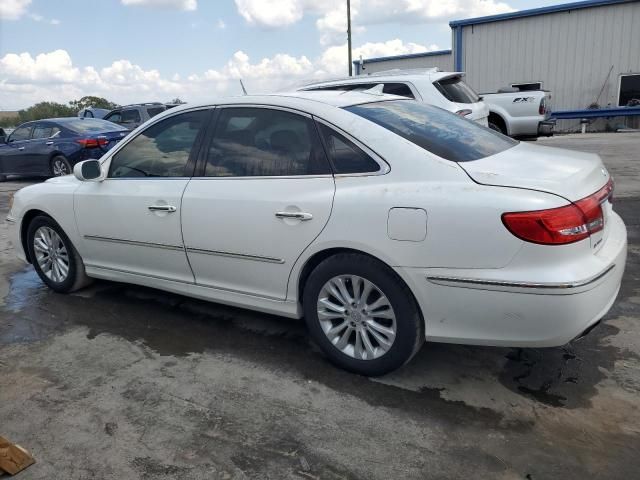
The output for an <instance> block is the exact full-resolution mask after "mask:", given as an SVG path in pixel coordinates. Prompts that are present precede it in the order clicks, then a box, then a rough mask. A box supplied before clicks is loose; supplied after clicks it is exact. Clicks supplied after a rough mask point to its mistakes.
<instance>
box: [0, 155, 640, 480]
mask: <svg viewBox="0 0 640 480" xmlns="http://www.w3.org/2000/svg"><path fill="white" fill-rule="evenodd" d="M610 169H612V171H613V168H612V167H611V166H610ZM21 185H22V184H20V183H16V182H8V183H5V184H0V213H1V214H2V217H3V218H4V215H5V213H6V210H7V199H8V192H10V191H11V190H12V189H15V188H18V187H20V186H21ZM637 190H638V193H637V195H634V194H633V192H631V193H630V194H628V195H626V196H625V198H623V199H620V200H618V201H617V202H616V205H615V208H616V210H617V211H618V212H619V213H620V214H621V215H622V216H623V218H624V219H625V221H626V223H627V226H628V228H629V241H630V248H629V257H628V263H627V270H626V273H625V278H624V283H623V288H622V290H621V293H620V295H619V298H618V300H617V301H616V303H615V305H614V306H613V308H612V310H611V311H610V312H609V314H608V315H607V316H606V317H605V320H604V322H603V323H602V324H601V325H599V326H598V327H596V328H595V329H594V330H593V331H592V332H591V333H589V334H588V335H587V336H585V337H583V338H581V339H579V340H576V341H574V342H572V343H571V344H569V345H566V346H564V347H561V348H548V349H510V348H488V347H471V346H456V345H445V344H427V345H425V347H424V348H423V349H422V350H421V352H420V353H419V354H418V355H417V356H416V357H415V358H414V359H413V361H412V362H411V363H410V364H409V365H407V366H405V367H404V368H402V369H401V370H399V371H397V372H395V373H393V374H391V375H387V376H386V377H382V378H378V379H375V380H372V379H367V378H364V377H359V376H356V375H352V374H349V373H346V372H343V371H341V370H338V369H336V368H335V367H333V366H332V365H330V364H329V363H328V362H327V361H326V360H325V359H324V357H323V356H322V354H321V353H320V352H319V350H318V349H317V348H316V347H315V346H314V345H313V344H312V343H311V342H310V341H309V338H308V335H307V332H306V329H305V327H304V324H303V323H302V322H299V321H293V320H287V319H283V318H279V317H275V316H269V315H265V314H260V313H254V312H250V311H246V310H241V309H235V308H230V307H224V306H220V305H215V304H211V303H206V302H200V301H197V300H192V299H189V298H186V297H182V296H178V295H172V294H167V293H163V292H160V291H156V290H152V289H147V288H142V287H134V286H128V285H125V284H117V283H109V282H97V283H96V284H94V285H93V286H91V287H90V288H88V289H85V290H82V291H79V292H76V293H75V294H72V295H59V294H56V293H53V292H51V291H49V290H47V289H46V288H45V287H44V286H43V284H42V283H41V282H40V280H39V279H38V277H37V276H36V275H35V273H34V272H33V270H32V269H31V267H25V266H24V265H22V264H20V263H19V262H18V261H16V260H15V259H14V258H13V256H12V254H11V252H10V251H9V250H8V249H7V241H6V225H4V224H3V225H0V274H1V275H2V278H1V279H0V297H1V298H2V300H0V435H3V436H6V437H8V438H10V439H12V440H14V441H16V442H18V443H20V444H21V445H23V446H25V447H27V448H28V449H30V450H31V451H32V453H33V455H34V456H35V458H36V461H37V463H36V464H35V465H34V466H32V467H30V468H29V469H28V470H26V471H24V472H23V473H21V474H20V475H19V476H17V477H16V478H21V479H23V478H24V479H45V478H46V479H51V478H65V479H89V478H127V479H129V478H131V479H134V478H142V479H159V478H163V479H165V478H169V479H196V478H198V479H199V478H207V479H245V478H251V479H253V478H265V479H266V478H270V479H282V478H296V479H389V478H402V479H414V478H415V479H422V478H429V479H431V478H433V479H445V478H446V479H448V478H491V479H530V480H538V479H547V478H554V479H555V478H563V479H574V478H575V479H584V478H606V479H618V478H620V479H623V478H628V479H631V478H638V471H640V458H638V452H639V451H640V400H639V399H640V397H639V392H640V370H639V368H638V367H639V366H640V326H639V324H638V320H639V319H640V186H638V188H637Z"/></svg>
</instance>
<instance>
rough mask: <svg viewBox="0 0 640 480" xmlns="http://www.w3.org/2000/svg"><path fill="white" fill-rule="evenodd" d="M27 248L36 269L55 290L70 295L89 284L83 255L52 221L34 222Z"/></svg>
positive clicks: (40, 220)
mask: <svg viewBox="0 0 640 480" xmlns="http://www.w3.org/2000/svg"><path fill="white" fill-rule="evenodd" d="M27 246H28V249H29V258H30V259H31V263H32V264H33V268H34V269H35V271H36V273H37V274H38V276H39V277H40V278H41V279H42V281H43V282H44V283H46V284H47V286H48V287H49V288H51V289H52V290H55V291H56V292H60V293H67V292H72V291H74V290H77V289H79V288H82V287H83V286H85V285H87V284H89V283H90V279H89V277H87V275H86V274H85V271H84V264H83V262H82V259H81V258H80V255H79V254H78V252H77V251H76V249H75V248H74V246H73V244H72V243H71V241H70V240H69V238H68V237H67V236H66V235H65V233H64V231H63V230H62V228H60V226H59V225H58V224H57V223H56V222H55V221H54V220H53V219H51V218H50V217H46V216H38V217H36V218H34V219H33V220H32V221H31V223H30V224H29V228H28V230H27Z"/></svg>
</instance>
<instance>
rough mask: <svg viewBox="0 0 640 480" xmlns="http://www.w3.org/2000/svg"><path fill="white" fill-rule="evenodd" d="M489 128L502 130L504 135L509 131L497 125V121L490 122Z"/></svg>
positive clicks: (497, 130)
mask: <svg viewBox="0 0 640 480" xmlns="http://www.w3.org/2000/svg"><path fill="white" fill-rule="evenodd" d="M489 128H490V129H491V130H495V131H496V132H500V133H501V134H503V135H506V134H507V132H505V131H503V130H502V129H501V128H500V127H499V126H498V125H496V124H495V123H492V122H489Z"/></svg>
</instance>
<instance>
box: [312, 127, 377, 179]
mask: <svg viewBox="0 0 640 480" xmlns="http://www.w3.org/2000/svg"><path fill="white" fill-rule="evenodd" d="M318 125H319V126H320V131H321V132H322V137H323V138H324V143H325V145H326V147H327V153H328V154H329V158H330V159H331V163H332V164H333V170H334V172H335V173H374V172H377V171H379V170H380V165H378V162H376V161H375V160H374V159H372V158H371V157H370V156H369V155H367V154H366V153H364V152H363V151H362V150H361V149H360V148H358V147H357V146H356V145H355V144H354V143H353V142H351V141H350V140H347V139H346V138H345V137H344V136H343V135H340V134H339V133H338V132H336V131H335V130H333V129H332V128H329V127H327V126H326V125H323V124H321V123H319V124H318Z"/></svg>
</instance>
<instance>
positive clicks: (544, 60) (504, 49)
mask: <svg viewBox="0 0 640 480" xmlns="http://www.w3.org/2000/svg"><path fill="white" fill-rule="evenodd" d="M462 45H463V51H462V61H463V68H464V70H465V71H466V72H467V80H468V82H469V83H470V84H471V85H472V86H473V87H474V88H475V89H476V90H477V91H479V92H489V91H495V90H496V89H498V88H500V87H502V86H506V85H509V84H511V83H519V82H529V81H542V82H543V88H545V89H547V90H551V91H552V92H553V102H552V104H553V108H554V109H556V110H564V109H577V108H587V107H588V106H589V105H590V104H591V103H593V102H595V101H596V98H597V97H598V94H599V92H600V90H601V89H602V88H603V85H604V89H603V91H602V95H601V96H600V99H599V100H598V104H599V105H601V106H606V105H609V104H611V105H613V106H617V103H618V88H619V83H620V74H622V73H640V2H633V3H626V4H618V5H608V6H601V7H593V8H586V9H581V10H571V11H567V12H558V13H550V14H545V15H539V16H534V17H527V18H519V19H512V20H506V21H499V22H494V23H485V24H479V25H470V26H465V27H463V39H462ZM612 66H613V69H612V71H611V74H610V75H609V76H608V78H607V74H608V73H609V70H610V69H611V67H612ZM618 123H620V122H618ZM563 125H564V127H565V128H566V127H568V126H569V124H567V123H566V122H563Z"/></svg>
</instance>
